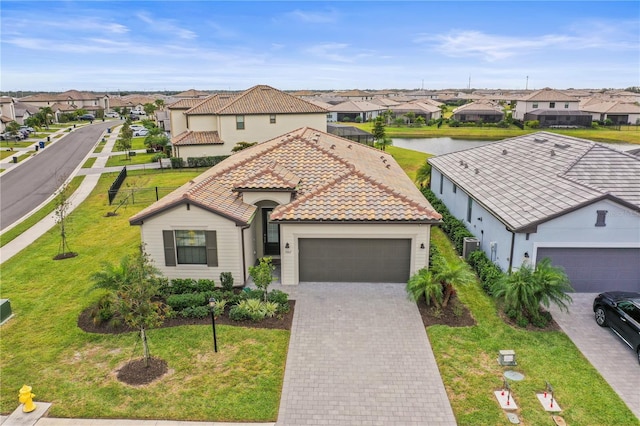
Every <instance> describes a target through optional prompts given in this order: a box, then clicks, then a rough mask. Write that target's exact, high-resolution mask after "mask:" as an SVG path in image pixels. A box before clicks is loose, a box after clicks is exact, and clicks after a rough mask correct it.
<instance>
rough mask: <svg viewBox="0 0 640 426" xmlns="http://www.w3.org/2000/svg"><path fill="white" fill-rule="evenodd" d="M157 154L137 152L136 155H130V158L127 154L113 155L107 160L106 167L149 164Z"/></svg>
mask: <svg viewBox="0 0 640 426" xmlns="http://www.w3.org/2000/svg"><path fill="white" fill-rule="evenodd" d="M155 155H156V154H155V153H151V154H147V153H136V155H133V156H130V157H129V158H127V156H126V155H125V154H118V155H112V156H110V157H109V159H108V160H107V166H106V167H113V166H130V165H132V164H148V163H152V161H151V160H152V159H153V157H154V156H155Z"/></svg>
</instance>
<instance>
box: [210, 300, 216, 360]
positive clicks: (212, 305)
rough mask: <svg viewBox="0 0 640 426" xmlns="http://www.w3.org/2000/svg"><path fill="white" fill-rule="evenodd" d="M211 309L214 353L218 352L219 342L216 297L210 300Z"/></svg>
mask: <svg viewBox="0 0 640 426" xmlns="http://www.w3.org/2000/svg"><path fill="white" fill-rule="evenodd" d="M209 307H210V308H211V327H212V328H213V350H214V352H218V340H217V339H216V317H215V313H214V311H215V307H216V299H215V297H212V298H210V299H209Z"/></svg>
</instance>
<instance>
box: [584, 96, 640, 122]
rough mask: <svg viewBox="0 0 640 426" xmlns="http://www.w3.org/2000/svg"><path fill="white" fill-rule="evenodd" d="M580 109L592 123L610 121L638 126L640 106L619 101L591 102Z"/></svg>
mask: <svg viewBox="0 0 640 426" xmlns="http://www.w3.org/2000/svg"><path fill="white" fill-rule="evenodd" d="M580 109H581V110H582V111H584V112H588V113H589V114H591V119H592V120H593V121H605V120H611V121H612V122H613V123H614V124H640V105H638V104H635V103H629V102H621V101H601V100H600V101H599V102H598V100H597V99H596V100H593V101H590V102H586V103H583V104H582V105H581V106H580Z"/></svg>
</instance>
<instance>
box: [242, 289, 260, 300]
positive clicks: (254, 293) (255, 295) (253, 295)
mask: <svg viewBox="0 0 640 426" xmlns="http://www.w3.org/2000/svg"><path fill="white" fill-rule="evenodd" d="M243 293H244V296H245V297H244V298H245V299H258V300H263V299H264V291H262V290H260V289H257V288H245V289H244V290H243Z"/></svg>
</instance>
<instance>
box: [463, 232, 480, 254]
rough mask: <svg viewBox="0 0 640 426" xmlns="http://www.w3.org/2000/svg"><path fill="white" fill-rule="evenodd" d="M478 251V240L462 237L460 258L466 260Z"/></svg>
mask: <svg viewBox="0 0 640 426" xmlns="http://www.w3.org/2000/svg"><path fill="white" fill-rule="evenodd" d="M476 250H480V240H478V239H477V238H474V237H464V240H463V241H462V257H464V258H465V259H468V258H469V256H470V255H471V253H473V252H474V251H476Z"/></svg>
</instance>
